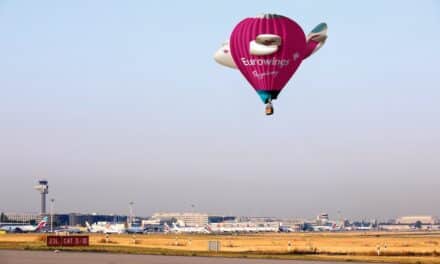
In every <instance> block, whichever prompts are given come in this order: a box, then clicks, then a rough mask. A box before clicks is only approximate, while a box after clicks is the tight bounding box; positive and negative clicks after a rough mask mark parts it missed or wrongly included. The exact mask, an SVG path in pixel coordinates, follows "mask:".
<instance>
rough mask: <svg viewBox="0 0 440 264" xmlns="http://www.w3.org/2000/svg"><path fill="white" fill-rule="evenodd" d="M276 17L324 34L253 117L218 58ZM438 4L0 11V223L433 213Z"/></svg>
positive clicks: (72, 4)
mask: <svg viewBox="0 0 440 264" xmlns="http://www.w3.org/2000/svg"><path fill="white" fill-rule="evenodd" d="M263 12H264V13H269V12H270V13H272V12H273V13H280V14H283V15H286V16H289V17H291V18H293V19H294V20H296V21H297V22H298V23H299V24H300V25H301V26H302V27H303V29H304V31H305V32H309V31H310V30H311V29H312V28H313V27H314V26H315V25H316V24H318V23H320V22H323V21H325V22H327V23H328V26H329V39H328V41H327V43H326V45H325V46H324V47H323V48H322V49H321V50H320V51H319V52H318V53H317V54H316V55H314V56H313V57H311V58H310V59H309V60H307V61H305V62H304V63H303V64H302V65H301V67H300V69H299V70H298V71H297V73H296V74H295V76H294V78H293V79H292V80H291V81H290V82H289V84H288V85H287V87H286V88H285V89H284V90H283V92H282V94H281V95H280V97H279V100H277V101H276V105H275V107H276V109H275V110H276V113H275V115H274V116H272V117H269V118H268V117H266V116H264V114H263V105H262V104H261V102H260V100H259V98H258V96H257V94H256V93H255V92H254V91H253V89H252V88H251V87H250V86H249V85H248V84H247V82H246V81H245V80H244V78H243V77H242V76H241V74H240V73H239V72H238V71H234V70H231V69H227V68H223V67H221V66H219V65H217V64H216V63H215V62H214V61H213V59H212V55H213V53H214V52H215V51H216V50H217V48H218V47H219V45H220V44H221V43H222V42H223V41H224V40H225V39H227V38H228V36H229V34H230V32H231V30H232V29H233V27H234V25H235V24H236V23H238V22H239V21H240V20H241V19H243V18H245V17H249V16H254V15H256V14H259V13H263ZM439 26H440V4H439V2H438V1H362V2H360V1H282V0H279V1H218V2H213V1H155V2H154V3H153V1H5V0H0V177H1V179H2V186H3V188H2V191H1V192H0V201H1V202H0V211H18V212H22V211H38V206H39V200H38V194H37V193H36V192H35V191H33V190H32V186H33V184H34V183H35V182H36V180H37V179H39V178H46V179H48V180H49V183H50V186H51V187H50V188H51V189H50V196H51V197H54V198H55V199H56V200H57V202H56V207H57V210H58V211H62V212H70V211H77V212H79V211H81V212H94V211H96V212H116V213H127V212H128V202H129V201H131V200H133V201H135V212H136V213H137V214H141V215H148V214H150V213H152V212H154V211H159V210H161V211H188V210H191V207H190V205H191V204H195V205H196V208H195V210H198V211H205V212H209V213H219V214H239V215H278V216H298V217H309V216H313V215H315V214H317V213H319V212H321V211H326V212H329V213H330V214H332V215H333V216H334V215H335V214H336V212H337V211H338V210H340V211H341V212H342V214H343V215H344V216H348V217H357V218H368V217H376V216H377V217H383V218H386V217H393V216H397V215H401V214H434V215H440V211H439V209H438V204H439V203H440V196H439V195H438V189H439V187H440V165H439V164H440V104H439V102H440V65H439V64H440V63H439V62H440V50H439V47H440V34H438V32H439Z"/></svg>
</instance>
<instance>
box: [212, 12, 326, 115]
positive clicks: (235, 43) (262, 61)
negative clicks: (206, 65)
mask: <svg viewBox="0 0 440 264" xmlns="http://www.w3.org/2000/svg"><path fill="white" fill-rule="evenodd" d="M326 39H327V25H326V24H325V23H321V24H319V25H318V26H316V27H315V28H314V29H313V30H312V31H311V32H310V33H309V35H307V37H306V36H305V34H304V31H303V30H302V29H301V27H300V26H299V25H298V24H297V23H296V22H295V21H293V20H292V19H290V18H288V17H285V16H281V15H275V14H263V15H260V16H257V17H253V18H246V19H244V20H242V21H241V22H239V23H238V24H237V25H236V26H235V28H234V30H233V31H232V34H231V36H230V38H229V41H226V42H224V43H223V45H222V46H221V47H220V49H219V50H218V51H217V52H216V53H215V54H214V59H215V61H216V62H218V63H219V64H221V65H223V66H227V67H230V68H237V69H238V70H239V71H240V72H241V73H242V75H243V76H244V77H245V78H246V80H247V81H248V82H249V83H250V84H251V86H252V87H253V88H254V89H255V91H256V92H257V93H258V95H259V96H260V98H261V100H262V101H263V103H265V104H266V108H265V112H266V115H272V114H273V105H272V100H275V99H277V97H278V95H279V93H280V92H281V90H282V89H283V88H284V87H285V85H286V84H287V82H288V81H289V80H290V78H291V77H292V76H293V74H294V73H295V72H296V70H297V69H298V67H299V65H300V64H301V62H302V61H303V60H304V59H306V58H308V57H309V56H310V55H312V54H313V53H315V52H316V51H317V50H318V49H320V48H321V47H322V46H323V45H324V43H325V41H326Z"/></svg>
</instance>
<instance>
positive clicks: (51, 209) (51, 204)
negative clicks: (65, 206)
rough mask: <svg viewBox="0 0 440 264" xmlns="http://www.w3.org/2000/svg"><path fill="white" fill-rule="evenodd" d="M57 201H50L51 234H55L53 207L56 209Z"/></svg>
mask: <svg viewBox="0 0 440 264" xmlns="http://www.w3.org/2000/svg"><path fill="white" fill-rule="evenodd" d="M54 203H55V199H54V198H52V199H50V232H51V233H53V207H54Z"/></svg>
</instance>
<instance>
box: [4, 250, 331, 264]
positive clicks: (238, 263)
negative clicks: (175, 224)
mask: <svg viewBox="0 0 440 264" xmlns="http://www.w3.org/2000/svg"><path fill="white" fill-rule="evenodd" d="M77 263H81V264H140V263H142V264H145V263H148V264H202V263H203V264H204V263H209V264H289V263H290V264H301V263H306V264H323V263H325V264H332V262H319V261H299V260H271V259H232V258H218V257H212V258H208V257H176V256H150V255H126V254H106V253H80V252H58V253H55V252H53V251H19V250H0V264H77ZM333 263H337V262H333Z"/></svg>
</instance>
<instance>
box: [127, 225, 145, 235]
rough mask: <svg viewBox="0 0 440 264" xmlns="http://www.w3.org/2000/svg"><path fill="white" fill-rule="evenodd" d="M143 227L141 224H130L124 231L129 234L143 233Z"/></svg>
mask: <svg viewBox="0 0 440 264" xmlns="http://www.w3.org/2000/svg"><path fill="white" fill-rule="evenodd" d="M144 231H145V229H144V228H143V227H141V226H132V227H129V228H127V229H125V232H127V233H129V234H143V233H144Z"/></svg>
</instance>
